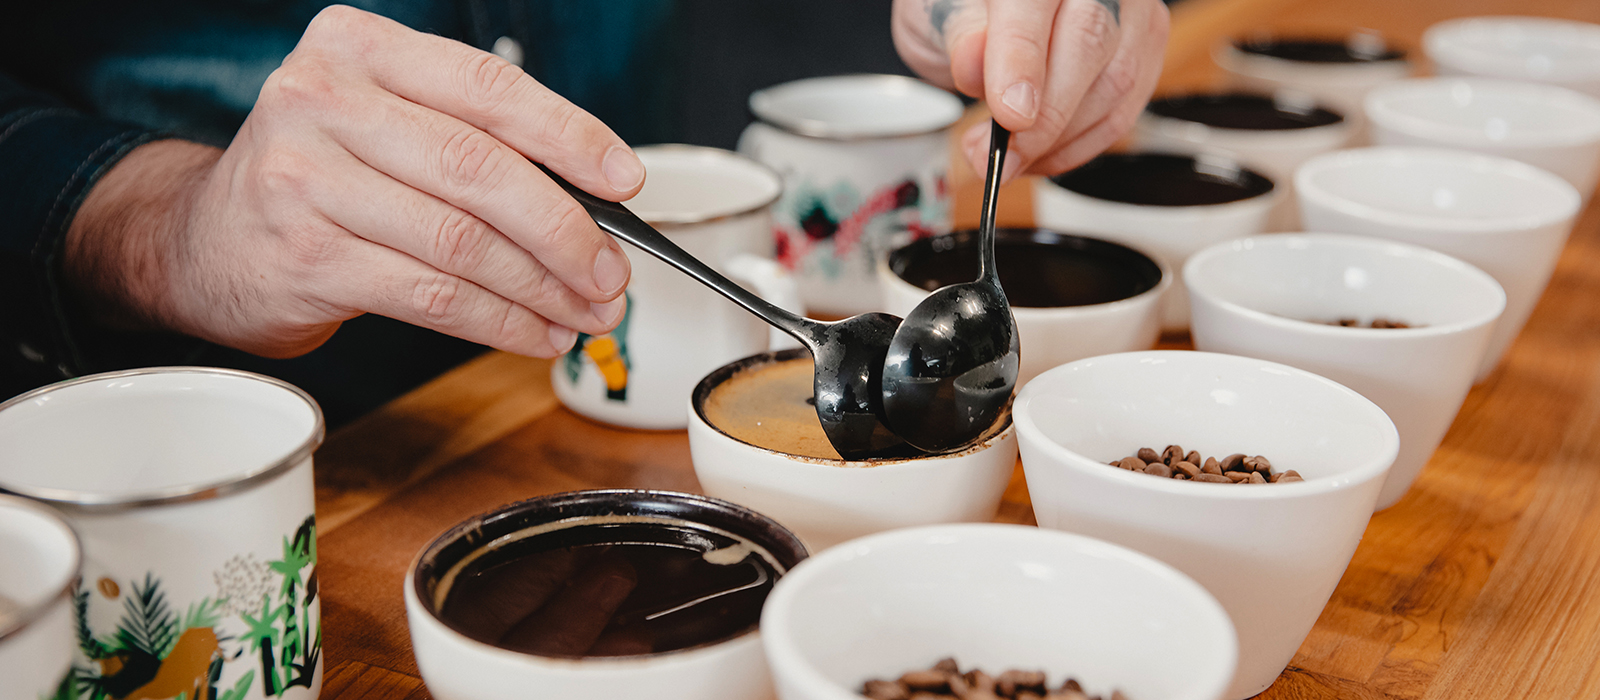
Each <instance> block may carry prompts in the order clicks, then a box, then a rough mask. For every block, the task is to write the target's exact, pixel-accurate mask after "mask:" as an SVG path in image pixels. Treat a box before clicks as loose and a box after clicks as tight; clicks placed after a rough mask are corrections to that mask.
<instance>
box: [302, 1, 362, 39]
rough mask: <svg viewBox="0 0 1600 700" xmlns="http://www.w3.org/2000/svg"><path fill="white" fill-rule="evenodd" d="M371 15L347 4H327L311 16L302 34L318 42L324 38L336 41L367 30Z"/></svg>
mask: <svg viewBox="0 0 1600 700" xmlns="http://www.w3.org/2000/svg"><path fill="white" fill-rule="evenodd" d="M371 20H372V15H370V14H368V13H366V12H363V11H361V10H358V9H356V8H354V7H351V6H349V5H329V6H328V7H325V8H323V9H322V11H321V12H318V13H317V15H316V16H315V17H312V18H311V23H310V24H307V25H306V31H305V34H304V36H305V37H306V38H307V39H309V40H311V41H313V42H314V43H320V42H322V41H324V40H326V41H330V42H334V43H338V42H339V41H341V40H342V39H348V38H349V37H351V36H352V35H356V34H358V33H360V32H364V31H367V30H368V28H369V26H370V25H371Z"/></svg>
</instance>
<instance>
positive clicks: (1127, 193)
mask: <svg viewBox="0 0 1600 700" xmlns="http://www.w3.org/2000/svg"><path fill="white" fill-rule="evenodd" d="M1050 181H1051V182H1054V183H1056V184H1057V185H1060V186H1062V187H1064V188H1066V189H1068V190H1071V191H1073V192H1077V193H1078V194H1081V195H1084V196H1086V197H1093V198H1095V199H1104V200H1108V201H1112V202H1122V203H1125V204H1142V205H1149V206H1164V207H1192V206H1205V205H1215V204H1227V203H1229V202H1237V201H1241V200H1245V199H1249V198H1251V197H1259V196H1261V195H1264V194H1266V193H1268V192H1271V191H1272V181H1271V180H1268V179H1267V178H1266V177H1265V176H1263V175H1261V174H1260V173H1257V172H1255V171H1253V170H1250V169H1248V168H1245V167H1242V166H1240V165H1239V164H1237V163H1235V162H1232V161H1229V160H1226V159H1221V158H1211V157H1206V156H1202V157H1199V158H1194V157H1190V156H1178V155H1168V154H1162V153H1134V154H1127V153H1110V154H1105V155H1101V156H1099V157H1097V158H1095V159H1094V160H1091V161H1089V162H1088V163H1086V164H1084V165H1082V166H1080V167H1079V168H1077V169H1076V170H1069V171H1067V172H1064V173H1062V174H1060V175H1057V176H1055V177H1052V178H1050Z"/></svg>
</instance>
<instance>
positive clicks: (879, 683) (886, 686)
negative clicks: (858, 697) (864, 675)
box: [861, 679, 911, 700]
mask: <svg viewBox="0 0 1600 700" xmlns="http://www.w3.org/2000/svg"><path fill="white" fill-rule="evenodd" d="M861 694H862V695H865V696H867V697H869V698H872V700H910V698H911V690H910V689H909V688H907V687H905V686H903V685H900V684H899V683H896V682H894V681H884V680H877V679H873V680H870V681H867V682H866V683H865V684H864V686H863V687H862V688H861Z"/></svg>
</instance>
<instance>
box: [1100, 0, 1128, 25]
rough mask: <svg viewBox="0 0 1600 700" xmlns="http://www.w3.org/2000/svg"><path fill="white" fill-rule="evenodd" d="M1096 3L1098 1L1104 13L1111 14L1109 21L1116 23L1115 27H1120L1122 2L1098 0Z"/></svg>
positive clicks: (1117, 0)
mask: <svg viewBox="0 0 1600 700" xmlns="http://www.w3.org/2000/svg"><path fill="white" fill-rule="evenodd" d="M1098 1H1099V3H1100V4H1101V5H1104V6H1105V8H1106V11H1108V12H1110V13H1111V19H1112V20H1115V21H1116V23H1117V26H1119V27H1120V26H1122V0H1098Z"/></svg>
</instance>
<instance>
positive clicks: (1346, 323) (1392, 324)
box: [1313, 316, 1422, 328]
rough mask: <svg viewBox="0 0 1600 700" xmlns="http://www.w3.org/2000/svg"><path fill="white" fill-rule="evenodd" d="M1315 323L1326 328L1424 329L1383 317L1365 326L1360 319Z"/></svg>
mask: <svg viewBox="0 0 1600 700" xmlns="http://www.w3.org/2000/svg"><path fill="white" fill-rule="evenodd" d="M1313 323H1320V324H1323V325H1325V326H1343V327H1345V328H1421V327H1422V326H1413V325H1411V324H1409V323H1406V322H1405V321H1396V320H1394V319H1390V318H1384V317H1382V316H1379V317H1377V318H1374V319H1372V321H1370V322H1368V323H1365V324H1363V323H1362V322H1361V319H1358V318H1341V319H1339V320H1337V321H1313Z"/></svg>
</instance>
